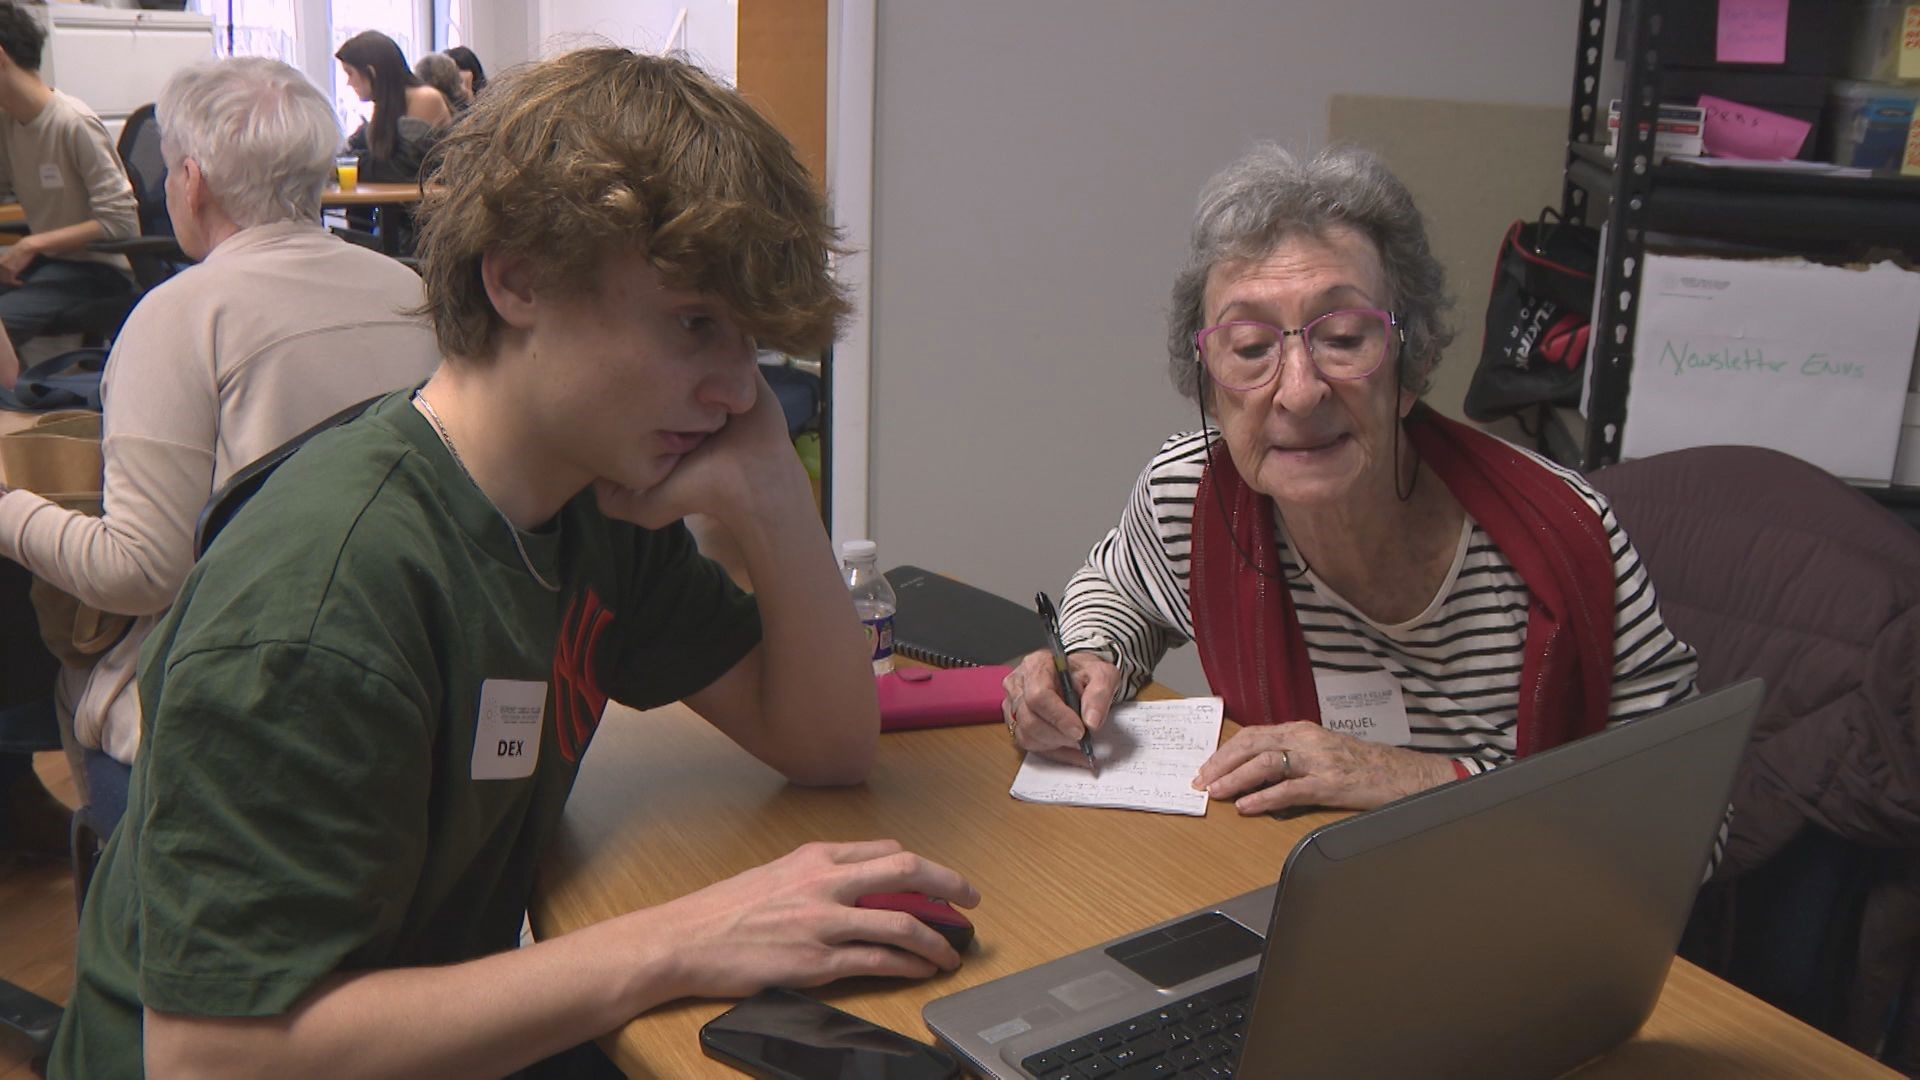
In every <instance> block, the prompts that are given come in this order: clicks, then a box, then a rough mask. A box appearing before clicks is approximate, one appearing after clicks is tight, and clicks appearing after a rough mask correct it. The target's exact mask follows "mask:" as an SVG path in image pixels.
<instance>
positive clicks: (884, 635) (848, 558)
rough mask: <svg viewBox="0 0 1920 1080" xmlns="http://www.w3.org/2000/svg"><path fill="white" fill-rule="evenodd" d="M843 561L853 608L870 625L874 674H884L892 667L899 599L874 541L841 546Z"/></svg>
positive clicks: (843, 573) (842, 569)
mask: <svg viewBox="0 0 1920 1080" xmlns="http://www.w3.org/2000/svg"><path fill="white" fill-rule="evenodd" d="M840 560H841V561H840V565H841V576H843V577H845V578H846V579H847V591H848V592H850V593H852V594H853V610H854V611H856V612H858V613H859V615H860V621H861V622H862V623H864V624H865V625H866V628H867V644H868V645H869V646H871V647H872V649H873V673H874V674H875V675H885V674H886V673H887V672H889V671H892V670H893V613H894V612H895V611H898V610H899V609H900V601H899V599H898V598H897V597H895V596H894V595H893V585H892V584H891V583H890V582H888V581H887V578H886V575H884V574H882V573H881V572H880V549H879V547H878V546H877V545H876V544H874V542H873V541H871V540H849V541H847V542H846V544H845V545H844V546H843V547H841V549H840Z"/></svg>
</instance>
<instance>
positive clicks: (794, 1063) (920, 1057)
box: [700, 990, 960, 1080]
mask: <svg viewBox="0 0 1920 1080" xmlns="http://www.w3.org/2000/svg"><path fill="white" fill-rule="evenodd" d="M700 1048H701V1049H702V1050H704V1051H705V1052H706V1055H707V1056H708V1057H710V1058H713V1059H715V1060H717V1061H724V1062H726V1063H727V1064H728V1065H731V1066H733V1067H734V1068H736V1069H739V1070H740V1071H741V1072H744V1073H746V1074H747V1075H748V1076H755V1077H760V1078H762V1080H953V1078H955V1077H958V1076H959V1075H960V1063H959V1062H957V1061H955V1060H954V1059H953V1058H952V1057H951V1056H949V1055H948V1054H947V1053H946V1052H944V1051H941V1050H936V1049H934V1048H933V1047H931V1046H928V1045H926V1044H925V1043H922V1042H918V1041H916V1040H914V1039H910V1038H908V1037H907V1036H905V1035H902V1034H900V1033H899V1032H897V1031H894V1030H891V1029H889V1028H883V1027H881V1026H880V1025H878V1024H874V1023H870V1022H868V1021H866V1020H862V1019H860V1018H859V1017H857V1016H855V1015H853V1014H852V1013H848V1012H842V1011H841V1010H839V1009H836V1008H834V1007H833V1006H831V1005H828V1004H825V1003H824V1002H820V1001H815V1000H814V999H813V998H810V997H808V996H806V995H805V994H798V993H795V992H793V991H792V990H763V991H761V992H760V993H758V994H755V995H754V996H753V997H750V998H748V999H746V1000H745V1001H742V1002H741V1003H740V1004H738V1005H735V1006H734V1007H733V1008H731V1009H728V1010H727V1011H726V1012H724V1013H721V1014H720V1015H719V1016H716V1017H714V1018H713V1019H712V1020H709V1021H708V1022H707V1024H706V1026H705V1027H703V1028H701V1029H700Z"/></svg>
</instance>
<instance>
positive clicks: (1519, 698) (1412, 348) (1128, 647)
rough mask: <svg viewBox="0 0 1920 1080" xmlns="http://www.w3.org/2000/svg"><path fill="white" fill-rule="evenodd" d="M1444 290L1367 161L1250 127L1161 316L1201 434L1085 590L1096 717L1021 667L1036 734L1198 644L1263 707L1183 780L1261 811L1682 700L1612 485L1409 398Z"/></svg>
mask: <svg viewBox="0 0 1920 1080" xmlns="http://www.w3.org/2000/svg"><path fill="white" fill-rule="evenodd" d="M1445 306H1446V301H1445V298H1444V295H1443V281H1442V272H1441V268H1440V264H1439V262H1438V261H1437V260H1436V259H1435V258H1434V256H1433V254H1432V252H1431V251H1430V250H1429V248H1428V244H1427V238H1426V232H1425V227H1424V225H1423V223H1422V221H1421V218H1420V214H1419V211H1418V210H1416V209H1415V207H1414V205H1413V199H1412V196H1411V195H1410V194H1409V193H1408V192H1407V189H1406V188H1405V186H1403V185H1402V184H1401V183H1400V182H1399V180H1397V179H1396V178H1395V177H1394V176H1393V175H1392V174H1390V173H1389V172H1388V171H1387V170H1386V168H1385V166H1383V165H1382V164H1381V163H1380V161H1379V160H1378V159H1377V158H1375V157H1373V156H1372V155H1371V154H1368V153H1366V152H1364V151H1359V150H1354V149H1333V150H1328V151H1326V152H1324V153H1322V154H1320V155H1319V156H1317V157H1315V158H1313V159H1312V160H1309V161H1301V160H1298V159H1296V158H1295V157H1293V156H1292V155H1290V154H1288V153H1287V152H1286V151H1284V150H1281V149H1279V148H1276V147H1262V148H1259V149H1256V150H1255V151H1253V152H1252V153H1251V154H1249V155H1248V156H1246V157H1245V158H1243V159H1242V160H1240V161H1239V162H1236V163H1235V164H1233V165H1232V166H1230V167H1228V168H1227V169H1226V170H1225V171H1224V172H1222V173H1220V174H1219V175H1218V176H1216V177H1215V178H1214V179H1213V180H1212V181H1211V182H1210V183H1209V184H1208V186H1207V188H1206V190H1205V192H1204V193H1203V195H1202V197H1201V200H1200V207H1199V211H1198V214H1197V215H1196V218H1195V221H1194V226H1193V235H1192V246H1191V250H1190V253H1189V258H1188V262H1187V266H1186V268H1185V269H1184V270H1182V271H1181V273H1180V276H1179V278H1178V279H1177V280H1176V282H1175V284H1174V289H1173V303H1172V310H1171V313H1170V315H1169V317H1168V321H1169V323H1170V326H1169V330H1170V333H1169V335H1168V345H1169V350H1170V353H1171V362H1172V372H1173V380H1174V384H1175V385H1176V386H1177V387H1178V388H1179V389H1180V392H1181V393H1182V394H1183V395H1184V396H1186V397H1187V398H1189V399H1191V400H1193V401H1194V402H1196V403H1197V404H1198V405H1199V407H1200V410H1201V413H1202V421H1203V427H1202V428H1201V430H1199V431H1195V432H1191V433H1188V434H1184V435H1177V436H1175V437H1173V438H1172V439H1169V440H1168V441H1167V442H1166V443H1165V444H1164V445H1163V446H1162V447H1161V449H1160V452H1159V454H1157V455H1156V456H1155V457H1154V459H1153V461H1152V463H1151V464H1149V465H1148V466H1147V469H1146V471H1145V472H1143V473H1142V474H1141V476H1140V479H1139V481H1138V482H1137V483H1136V484H1135V486H1134V489H1133V494H1132V496H1131V498H1130V499H1129V500H1128V503H1127V507H1126V509H1125V511H1124V512H1123V514H1122V516H1121V519H1120V523H1119V525H1118V526H1117V527H1115V528H1114V529H1113V531H1112V532H1110V533H1108V534H1107V536H1106V538H1105V539H1103V540H1101V541H1100V542H1099V543H1098V544H1096V545H1095V546H1094V548H1093V551H1092V553H1091V554H1090V555H1089V556H1088V559H1087V564H1086V565H1085V566H1084V567H1083V568H1081V570H1080V571H1079V573H1077V574H1075V575H1074V577H1073V580H1072V581H1071V582H1070V583H1069V585H1068V586H1067V592H1066V597H1065V602H1064V604H1063V611H1062V636H1063V637H1064V639H1065V640H1066V643H1067V648H1068V651H1069V654H1070V655H1069V665H1070V670H1071V673H1072V677H1073V680H1074V682H1075V684H1076V685H1077V687H1078V688H1079V690H1080V693H1081V698H1082V701H1083V711H1084V715H1082V716H1075V715H1074V713H1073V712H1072V710H1070V709H1069V708H1068V707H1067V706H1066V704H1065V702H1063V701H1062V700H1061V698H1060V696H1059V695H1058V694H1057V693H1056V692H1055V690H1054V686H1053V680H1052V678H1051V664H1050V662H1049V660H1048V658H1047V656H1046V655H1045V654H1043V653H1042V654H1035V655H1033V656H1030V657H1027V658H1026V659H1025V661H1023V662H1022V663H1021V665H1020V666H1019V667H1018V668H1017V669H1016V670H1015V672H1014V673H1013V675H1011V676H1009V678H1008V679H1007V684H1006V689H1007V703H1006V706H1005V709H1006V713H1007V721H1008V724H1009V726H1010V727H1011V728H1013V729H1014V734H1015V738H1016V740H1017V742H1018V743H1019V745H1020V746H1022V747H1024V748H1026V749H1029V750H1037V751H1040V752H1043V753H1045V754H1047V755H1048V756H1049V757H1053V758H1055V759H1057V760H1060V761H1063V762H1074V761H1082V760H1083V759H1082V758H1081V757H1080V755H1079V753H1078V751H1077V750H1075V749H1074V747H1075V744H1076V742H1077V740H1078V738H1079V736H1080V735H1081V733H1082V730H1083V726H1084V728H1085V729H1091V730H1095V731H1097V730H1098V729H1099V728H1100V726H1101V725H1102V724H1103V723H1104V721H1105V719H1106V716H1107V713H1108V710H1109V708H1110V706H1111V703H1112V702H1113V701H1114V700H1115V699H1116V698H1124V697H1129V696H1131V695H1132V694H1133V693H1134V692H1136V691H1137V690H1138V689H1139V687H1140V686H1141V684H1143V683H1144V682H1146V681H1147V679H1148V678H1149V677H1150V676H1151V674H1152V672H1153V669H1154V666H1155V664H1156V663H1157V662H1158V661H1159V659H1160V657H1161V656H1162V655H1164V654H1165V652H1166V650H1167V649H1168V648H1169V647H1170V646H1172V645H1174V644H1177V643H1179V642H1181V641H1183V640H1189V639H1190V640H1192V641H1193V642H1194V643H1195V644H1196V646H1197V647H1198V649H1199V653H1200V659H1201V662H1202V665H1203V667H1204V668H1205V670H1206V674H1207V681H1208V682H1209V683H1210V684H1211V686H1212V688H1213V692H1214V693H1216V694H1218V695H1220V696H1221V697H1222V698H1223V699H1225V702H1226V709H1227V715H1228V716H1230V717H1232V718H1234V719H1235V720H1237V721H1239V722H1240V723H1242V724H1244V725H1247V726H1246V727H1244V728H1243V729H1242V730H1241V731H1240V732H1239V733H1238V734H1236V735H1234V736H1233V737H1232V738H1231V739H1229V740H1228V741H1227V742H1226V743H1225V744H1224V745H1222V746H1221V747H1220V749H1219V750H1218V751H1217V752H1216V753H1215V754H1214V755H1213V757H1212V758H1211V759H1210V760H1208V761H1207V763H1206V764H1205V765H1204V766H1203V767H1202V768H1201V770H1200V773H1199V775H1198V776H1197V777H1196V778H1195V780H1194V785H1195V787H1199V788H1204V789H1205V790H1206V791H1207V792H1208V794H1209V795H1211V796H1212V797H1213V798H1216V799H1231V800H1233V801H1234V804H1235V806H1236V807H1237V808H1238V809H1239V811H1240V812H1241V813H1244V814H1255V813H1263V812H1266V811H1271V810H1277V809H1281V808H1283V807H1291V806H1303V805H1319V806H1339V807H1351V808H1357V809H1364V808H1368V807H1373V806H1378V805H1380V804H1382V803H1385V802H1388V801H1391V800H1393V799H1395V798H1398V797H1400V796H1403V795H1407V794H1411V793H1413V792H1416V791H1421V790H1424V789H1426V788H1430V787H1433V786H1435V785H1438V784H1443V783H1446V782H1448V781H1450V780H1454V779H1457V778H1464V777H1467V776H1471V775H1474V774H1475V773H1478V772H1482V771H1484V770H1487V769H1490V768H1493V767H1495V766H1497V765H1499V764H1500V763H1502V762H1505V761H1508V760H1510V759H1512V758H1515V757H1524V756H1526V755H1527V754H1530V753H1533V752H1536V751H1539V750H1543V749H1546V748H1548V747H1552V746H1555V745H1558V744H1560V743H1563V742H1566V741H1568V740H1571V739H1574V738H1577V737H1579V736H1581V735H1585V734H1588V733H1590V732H1593V731H1596V730H1598V729H1600V728H1601V727H1604V726H1606V725H1608V724H1613V723H1621V722H1625V721H1629V720H1632V719H1634V718H1636V717H1639V716H1643V715H1645V714H1647V713H1648V712H1650V711H1653V710H1655V709H1658V708H1660V707H1662V706H1664V705H1666V704H1668V703H1669V702H1672V701H1675V700H1677V699H1679V698H1681V697H1684V696H1687V695H1688V694H1690V693H1691V692H1692V689H1693V681H1694V673H1695V670H1696V667H1697V665H1696V662H1695V658H1694V654H1693V651H1692V650H1691V649H1690V648H1688V647H1687V646H1686V645H1684V644H1682V643H1681V642H1679V641H1677V640H1675V638H1674V636H1673V635H1672V634H1671V633H1670V632H1669V631H1668V630H1667V628H1666V626H1665V624H1664V623H1663V622H1662V621H1661V618H1660V614H1659V610H1658V608H1657V605H1656V604H1655V601H1654V596H1653V590H1652V588H1651V587H1650V586H1649V584H1648V581H1647V576H1646V573H1645V571H1643V570H1642V569H1641V565H1640V560H1639V558H1638V556H1637V555H1636V554H1635V552H1634V550H1633V547H1632V545H1631V544H1629V543H1628V542H1627V538H1626V536H1625V534H1623V533H1622V532H1621V530H1620V526H1619V523H1618V522H1616V521H1615V520H1614V518H1613V515H1612V513H1611V512H1610V511H1609V510H1608V508H1607V505H1606V502H1605V500H1604V499H1602V498H1601V497H1600V496H1599V495H1598V494H1596V493H1595V492H1594V490H1593V489H1592V488H1590V487H1588V486H1587V485H1586V483H1585V482H1584V481H1582V480H1581V479H1580V477H1578V476H1577V475H1575V474H1573V473H1571V472H1568V471H1566V470H1563V469H1560V468H1558V467H1556V466H1554V465H1552V464H1549V463H1548V462H1546V461H1544V460H1542V459H1540V458H1538V457H1536V456H1534V455H1533V454H1530V453H1527V452H1526V451H1524V450H1520V449H1518V448H1516V447H1513V446H1511V445H1508V444H1507V443H1504V442H1501V441H1500V440H1498V439H1495V438H1492V437H1491V436H1488V435H1485V434H1482V433H1480V432H1478V431H1476V430H1474V429H1471V428H1468V427H1465V426H1464V425H1461V424H1458V423H1455V422H1453V421H1451V420H1447V419H1444V418H1442V417H1441V416H1439V415H1438V414H1437V413H1435V412H1433V411H1432V410H1431V409H1429V408H1427V407H1425V406H1424V405H1422V404H1421V403H1420V395H1421V394H1422V393H1423V392H1424V391H1425V390H1426V388H1427V385H1428V377H1429V375H1430V374H1431V372H1432V370H1433V367H1434V364H1435V363H1436V362H1437V361H1438V360H1439V358H1440V352H1441V350H1442V348H1444V346H1445V345H1446V344H1447V342H1448V340H1449V339H1450V338H1451V333H1450V331H1449V330H1448V329H1447V328H1446V326H1445V324H1444V321H1443V315H1444V308H1445Z"/></svg>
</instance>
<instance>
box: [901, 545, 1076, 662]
mask: <svg viewBox="0 0 1920 1080" xmlns="http://www.w3.org/2000/svg"><path fill="white" fill-rule="evenodd" d="M887 581H888V582H890V583H891V584H892V585H893V592H894V595H895V597H897V598H898V600H899V602H900V610H899V611H897V612H896V613H895V614H894V617H893V648H894V651H895V652H898V653H899V654H900V655H902V656H909V657H912V658H913V659H915V660H919V661H922V662H924V663H928V664H933V665H934V666H936V667H980V666H982V665H986V664H1005V663H1010V662H1012V661H1014V660H1015V659H1017V658H1018V657H1022V656H1025V655H1026V654H1028V653H1030V652H1032V651H1034V650H1035V649H1044V648H1046V647H1047V639H1046V636H1045V634H1044V633H1043V632H1042V631H1041V629H1040V616H1039V615H1037V614H1035V613H1034V612H1033V611H1032V610H1030V609H1028V608H1026V607H1022V606H1021V605H1019V604H1016V603H1014V602H1013V601H1011V600H1008V599H1006V598H1005V597H1001V596H995V595H994V594H992V593H990V592H987V591H986V590H984V589H976V588H974V587H973V586H971V585H965V584H962V583H960V582H958V581H955V580H953V579H952V578H950V577H944V576H942V575H940V574H936V573H934V572H933V571H931V570H923V569H921V568H920V567H918V566H896V567H894V568H893V569H891V570H889V571H887Z"/></svg>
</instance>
